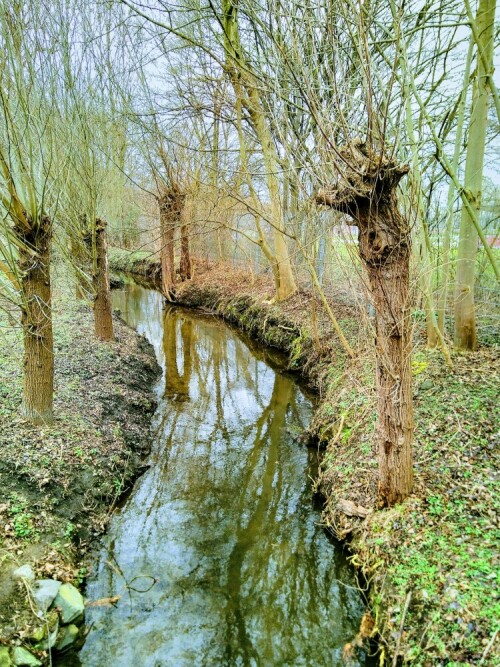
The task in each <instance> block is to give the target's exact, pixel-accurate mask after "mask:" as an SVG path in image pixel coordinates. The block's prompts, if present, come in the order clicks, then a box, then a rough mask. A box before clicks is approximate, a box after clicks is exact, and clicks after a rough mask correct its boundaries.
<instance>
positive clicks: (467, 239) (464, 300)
mask: <svg viewBox="0 0 500 667" xmlns="http://www.w3.org/2000/svg"><path fill="white" fill-rule="evenodd" d="M495 7H496V0H480V2H479V7H478V10H477V17H476V22H475V28H476V30H477V34H478V39H479V41H478V49H480V50H481V51H482V53H483V54H484V58H481V57H478V59H477V61H478V62H477V76H476V79H475V81H474V85H473V93H472V113H471V118H470V125H469V141H468V144H467V157H466V162H465V179H464V190H465V194H466V196H467V198H468V200H469V202H470V204H471V208H472V209H473V211H474V213H475V214H476V215H477V218H478V219H479V216H480V212H481V195H482V181H483V162H484V151H485V145H486V129H487V126H488V104H489V88H488V81H489V77H490V76H491V72H492V70H493V24H494V21H495ZM477 243H478V232H477V230H476V227H475V225H474V223H473V221H472V218H471V215H470V212H469V211H468V209H467V208H466V207H465V206H463V207H462V215H461V220H460V237H459V243H458V255H457V279H456V286H455V345H456V346H457V347H459V348H462V349H468V350H475V349H476V347H477V334H476V313H475V304H474V282H475V278H476V254H477Z"/></svg>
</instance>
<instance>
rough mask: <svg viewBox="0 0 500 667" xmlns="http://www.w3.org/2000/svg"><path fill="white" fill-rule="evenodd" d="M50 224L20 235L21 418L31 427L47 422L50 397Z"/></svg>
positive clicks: (51, 353)
mask: <svg viewBox="0 0 500 667" xmlns="http://www.w3.org/2000/svg"><path fill="white" fill-rule="evenodd" d="M51 236H52V224H51V221H50V220H49V218H47V217H44V218H42V220H41V221H40V224H39V225H37V226H36V228H35V229H34V230H33V231H32V232H29V233H27V234H24V235H23V238H22V241H23V243H24V244H25V245H26V246H27V247H28V248H29V249H30V250H31V252H26V251H25V250H21V251H20V253H19V268H20V273H21V276H22V277H21V293H22V313H21V326H22V331H23V342H24V361H23V366H24V381H23V382H24V383H23V408H22V409H23V414H24V416H25V417H26V418H27V419H29V420H30V421H32V422H33V423H35V424H41V423H47V422H51V421H52V418H53V414H52V403H53V396H54V339H53V334H52V303H51V287H50V241H51Z"/></svg>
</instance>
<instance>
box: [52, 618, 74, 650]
mask: <svg viewBox="0 0 500 667" xmlns="http://www.w3.org/2000/svg"><path fill="white" fill-rule="evenodd" d="M79 632H80V631H79V630H78V628H77V627H76V625H73V624H72V623H71V624H70V625H65V626H64V628H61V630H60V631H59V636H58V638H57V643H56V645H55V648H56V650H57V651H66V649H68V648H69V647H70V646H73V644H74V643H75V642H76V640H77V638H78V634H79Z"/></svg>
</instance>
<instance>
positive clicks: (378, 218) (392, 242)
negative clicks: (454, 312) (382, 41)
mask: <svg viewBox="0 0 500 667" xmlns="http://www.w3.org/2000/svg"><path fill="white" fill-rule="evenodd" d="M342 153H343V158H344V159H343V162H342V163H341V164H340V166H339V176H340V175H341V177H339V178H338V179H337V185H336V186H335V187H334V188H332V190H331V191H330V192H320V193H319V194H318V196H317V198H316V200H317V201H318V203H321V204H326V205H327V206H330V207H332V208H334V209H336V210H338V211H342V212H344V213H347V214H348V215H350V216H351V217H352V218H353V220H354V221H355V223H356V225H357V226H358V230H359V254H360V257H361V260H362V261H363V264H364V266H365V269H366V272H367V274H368V279H369V284H370V292H371V295H372V298H373V305H374V307H375V324H376V342H375V351H376V358H377V395H378V420H377V444H378V454H379V501H380V504H381V505H383V506H391V505H394V504H395V503H399V502H401V501H403V500H404V499H405V498H406V497H407V496H408V495H409V494H410V493H411V490H412V486H413V452H412V440H413V397H412V376H411V327H410V300H409V283H410V254H411V235H410V229H409V226H408V224H407V222H406V221H405V220H404V219H403V217H402V215H401V214H400V212H399V210H398V202H397V195H396V192H397V186H398V183H399V181H400V179H401V178H402V176H403V175H404V174H406V173H407V172H408V167H398V166H397V165H396V164H395V163H394V162H393V161H392V160H391V159H390V158H387V157H384V156H383V155H382V156H381V155H378V154H376V153H375V154H373V153H371V152H370V150H369V148H367V146H366V145H365V144H364V143H362V142H359V141H357V142H353V143H352V144H350V145H348V146H346V148H345V149H343V150H342Z"/></svg>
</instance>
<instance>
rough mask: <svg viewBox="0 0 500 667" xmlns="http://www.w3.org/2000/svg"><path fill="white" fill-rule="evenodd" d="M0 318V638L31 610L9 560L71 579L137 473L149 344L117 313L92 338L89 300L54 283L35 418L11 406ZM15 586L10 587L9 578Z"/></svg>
mask: <svg viewBox="0 0 500 667" xmlns="http://www.w3.org/2000/svg"><path fill="white" fill-rule="evenodd" d="M2 324H3V325H4V326H2V328H1V332H2V333H1V336H2V343H1V346H0V422H1V429H0V525H1V527H2V529H1V543H0V544H1V547H0V553H1V556H2V558H1V567H0V599H1V607H0V633H1V635H0V642H9V641H11V640H12V639H13V638H14V639H15V638H16V637H22V635H23V626H24V625H25V624H26V623H27V622H29V617H30V614H31V613H32V612H31V611H30V610H29V608H27V605H26V595H24V594H23V591H22V587H21V585H20V584H17V583H16V582H14V581H13V580H12V577H11V572H12V570H13V569H14V568H15V567H17V566H18V565H20V564H24V563H31V565H32V566H33V569H34V571H35V573H36V576H37V577H38V578H55V579H59V580H62V581H69V582H72V583H75V584H77V585H78V584H79V583H81V582H82V581H83V579H84V577H85V572H86V556H87V553H88V550H89V547H90V545H91V543H92V541H93V540H94V539H95V537H96V536H97V535H99V534H100V533H102V531H103V530H104V529H105V527H106V525H107V522H108V519H109V517H110V514H111V512H112V509H113V507H114V506H115V504H116V502H117V501H118V500H119V499H120V497H121V496H123V494H124V493H125V492H126V490H127V489H129V488H130V487H131V485H132V483H133V481H134V479H135V478H136V477H137V475H138V474H140V472H141V469H142V466H143V461H144V457H145V455H146V454H147V452H148V451H149V448H150V416H151V414H152V413H153V411H154V409H155V400H154V395H153V392H152V387H153V384H154V381H155V379H156V378H157V376H158V374H159V372H160V369H159V367H158V366H157V364H156V360H155V356H154V352H153V349H152V347H151V346H150V345H149V343H148V342H147V341H146V340H145V339H143V338H141V337H139V336H137V334H136V333H135V332H134V331H133V330H131V329H129V328H128V327H127V326H126V325H125V324H124V323H123V322H121V321H118V320H116V321H115V333H116V341H115V342H112V343H101V342H98V341H97V340H96V339H95V337H94V333H93V319H92V314H91V312H90V309H89V306H88V305H86V304H85V303H83V302H76V300H75V299H74V297H73V295H72V293H71V292H70V291H69V289H68V288H64V287H63V288H57V289H56V290H55V293H54V336H55V382H56V392H55V404H54V414H55V421H54V423H53V424H51V425H50V426H44V427H35V426H32V425H30V424H29V423H27V422H26V421H24V420H23V418H22V416H21V413H20V406H21V392H22V376H21V363H20V359H21V353H22V348H21V340H20V335H19V333H20V332H19V331H18V330H16V329H14V328H12V327H9V326H5V324H6V323H5V322H3V323H2ZM18 587H19V588H18Z"/></svg>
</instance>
